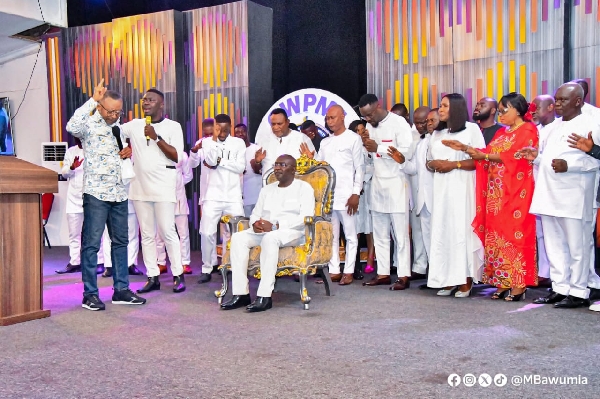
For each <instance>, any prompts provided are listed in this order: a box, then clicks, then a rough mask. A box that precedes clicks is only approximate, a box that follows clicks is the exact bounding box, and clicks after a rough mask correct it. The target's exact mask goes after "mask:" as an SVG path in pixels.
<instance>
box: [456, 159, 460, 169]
mask: <svg viewBox="0 0 600 399" xmlns="http://www.w3.org/2000/svg"><path fill="white" fill-rule="evenodd" d="M456 169H460V161H458V162H457V163H456Z"/></svg>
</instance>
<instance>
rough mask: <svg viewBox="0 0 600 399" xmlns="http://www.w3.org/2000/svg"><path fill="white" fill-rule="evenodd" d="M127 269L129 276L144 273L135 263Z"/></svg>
mask: <svg viewBox="0 0 600 399" xmlns="http://www.w3.org/2000/svg"><path fill="white" fill-rule="evenodd" d="M128 270H129V275H130V276H141V275H142V274H144V273H142V272H141V271H140V269H138V268H137V266H136V265H131V266H129V268H128Z"/></svg>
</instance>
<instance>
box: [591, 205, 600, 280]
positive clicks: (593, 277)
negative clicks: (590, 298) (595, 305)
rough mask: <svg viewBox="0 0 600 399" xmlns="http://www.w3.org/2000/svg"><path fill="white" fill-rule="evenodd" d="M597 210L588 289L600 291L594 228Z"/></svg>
mask: <svg viewBox="0 0 600 399" xmlns="http://www.w3.org/2000/svg"><path fill="white" fill-rule="evenodd" d="M597 212H598V210H597V209H594V221H593V222H592V234H591V235H590V237H589V240H590V241H589V244H588V245H589V251H590V274H589V276H588V287H589V288H596V289H600V276H598V274H597V273H596V247H595V243H594V226H596V216H597Z"/></svg>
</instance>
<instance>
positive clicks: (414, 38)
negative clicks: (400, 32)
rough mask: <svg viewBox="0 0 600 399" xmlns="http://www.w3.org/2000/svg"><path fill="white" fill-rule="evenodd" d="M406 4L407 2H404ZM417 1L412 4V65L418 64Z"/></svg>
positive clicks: (414, 0)
mask: <svg viewBox="0 0 600 399" xmlns="http://www.w3.org/2000/svg"><path fill="white" fill-rule="evenodd" d="M406 2H408V0H406ZM417 4H418V1H417V0H413V2H412V10H411V13H412V63H413V64H416V63H418V62H419V27H418V24H419V22H418V21H419V14H417Z"/></svg>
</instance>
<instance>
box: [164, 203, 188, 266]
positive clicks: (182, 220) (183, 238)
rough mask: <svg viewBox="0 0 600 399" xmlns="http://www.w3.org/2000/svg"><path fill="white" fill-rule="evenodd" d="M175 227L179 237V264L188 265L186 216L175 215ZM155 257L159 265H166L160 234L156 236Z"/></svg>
mask: <svg viewBox="0 0 600 399" xmlns="http://www.w3.org/2000/svg"><path fill="white" fill-rule="evenodd" d="M175 227H177V235H178V236H179V244H180V248H181V263H182V264H184V265H188V266H189V264H190V262H191V259H190V227H189V224H188V215H175ZM156 257H157V259H156V260H157V262H158V264H159V265H166V264H167V252H166V251H165V242H164V241H163V239H162V238H160V234H157V235H156Z"/></svg>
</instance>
